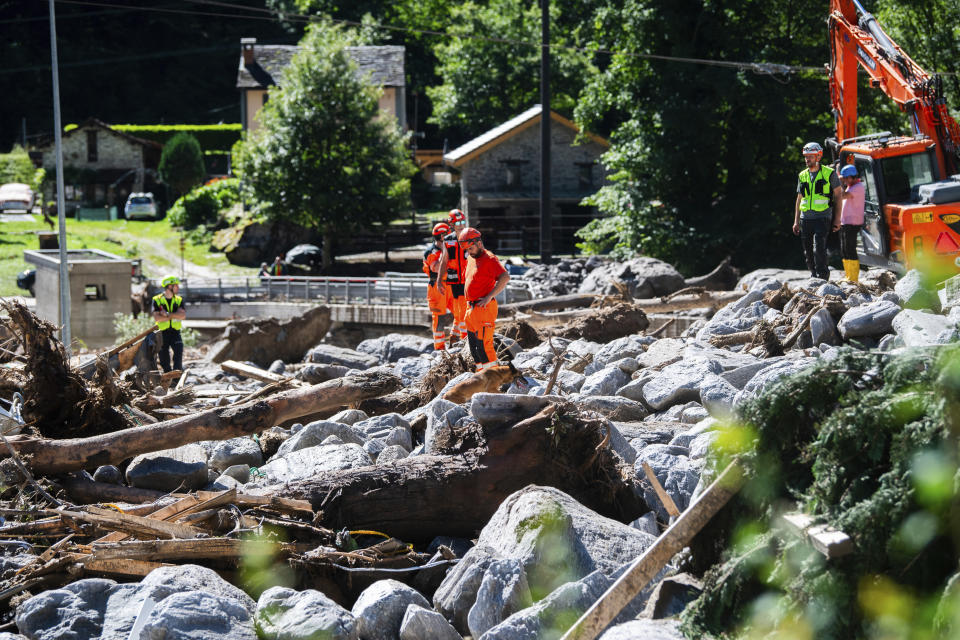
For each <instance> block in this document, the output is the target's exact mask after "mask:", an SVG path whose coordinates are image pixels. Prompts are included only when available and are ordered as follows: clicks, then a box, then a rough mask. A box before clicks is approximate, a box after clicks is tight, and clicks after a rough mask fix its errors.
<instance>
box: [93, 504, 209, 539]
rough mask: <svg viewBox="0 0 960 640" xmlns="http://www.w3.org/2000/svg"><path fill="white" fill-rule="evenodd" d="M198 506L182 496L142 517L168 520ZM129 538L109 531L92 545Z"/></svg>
mask: <svg viewBox="0 0 960 640" xmlns="http://www.w3.org/2000/svg"><path fill="white" fill-rule="evenodd" d="M198 504H200V500H199V499H197V498H195V497H194V496H184V497H183V498H181V499H180V500H177V501H176V502H174V503H173V504H170V505H167V506H165V507H162V508H160V509H157V510H155V511H154V512H153V513H151V514H149V515H146V516H143V517H146V518H150V519H152V520H170V519H171V518H175V517H177V516H179V515H180V514H182V513H183V512H184V511H186V510H187V509H189V508H190V507H193V506H196V505H198ZM129 537H130V534H129V533H127V532H125V531H111V532H110V533H108V534H107V535H105V536H103V537H102V538H99V539H97V540H94V543H97V542H120V541H121V540H126V539H127V538H129Z"/></svg>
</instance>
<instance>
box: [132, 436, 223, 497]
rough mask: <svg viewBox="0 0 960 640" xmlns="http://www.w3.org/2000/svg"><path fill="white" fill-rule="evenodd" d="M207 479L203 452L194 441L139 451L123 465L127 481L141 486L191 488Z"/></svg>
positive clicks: (169, 488)
mask: <svg viewBox="0 0 960 640" xmlns="http://www.w3.org/2000/svg"><path fill="white" fill-rule="evenodd" d="M207 481H208V474H207V452H206V451H204V449H203V447H201V446H200V445H196V444H188V445H184V446H182V447H177V448H176V449H165V450H163V451H151V452H150V453H142V454H140V455H138V456H136V457H135V458H134V459H133V461H131V462H130V464H129V465H128V466H127V483H128V484H130V485H132V486H134V487H138V488H141V489H154V490H156V491H175V490H177V489H178V488H179V489H186V490H188V491H191V490H196V489H201V488H203V486H204V485H206V484H207Z"/></svg>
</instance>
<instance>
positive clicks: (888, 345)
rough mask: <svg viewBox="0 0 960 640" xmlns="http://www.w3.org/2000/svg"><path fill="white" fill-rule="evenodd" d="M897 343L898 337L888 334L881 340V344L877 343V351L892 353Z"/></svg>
mask: <svg viewBox="0 0 960 640" xmlns="http://www.w3.org/2000/svg"><path fill="white" fill-rule="evenodd" d="M896 341H897V336H895V335H893V334H891V333H888V334H887V335H885V336H883V337H882V338H880V342H878V343H877V349H879V350H880V351H890V350H891V349H894V348H895V343H896Z"/></svg>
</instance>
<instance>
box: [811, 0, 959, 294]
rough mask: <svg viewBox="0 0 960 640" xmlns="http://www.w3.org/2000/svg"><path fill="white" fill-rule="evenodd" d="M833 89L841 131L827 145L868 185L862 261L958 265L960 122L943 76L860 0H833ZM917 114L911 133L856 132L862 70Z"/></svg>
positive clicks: (937, 268)
mask: <svg viewBox="0 0 960 640" xmlns="http://www.w3.org/2000/svg"><path fill="white" fill-rule="evenodd" d="M829 31H830V99H831V102H832V105H833V113H834V118H835V121H836V137H835V138H828V139H827V140H826V145H825V146H826V148H827V149H829V150H830V151H831V152H832V154H833V159H834V160H835V161H838V162H839V165H838V167H842V166H843V165H845V164H853V165H855V166H856V167H857V172H858V173H859V175H860V178H861V179H862V180H863V182H864V184H865V186H866V206H865V217H864V227H863V231H862V232H861V234H860V242H859V253H860V261H861V262H863V263H864V264H868V265H875V266H882V267H886V268H892V269H894V270H896V271H899V272H903V271H905V270H906V269H911V268H920V269H922V270H924V271H926V272H928V273H930V274H931V275H934V276H936V277H938V278H944V277H947V276H951V275H954V274H956V273H958V272H960V175H958V174H960V126H958V125H957V122H956V121H955V120H954V119H953V118H952V117H950V114H949V112H948V111H947V105H946V101H945V99H944V97H943V84H942V80H941V78H940V77H939V76H930V75H929V74H927V72H926V71H924V70H923V69H921V68H920V67H919V66H918V65H917V64H916V63H915V62H914V61H913V60H911V59H910V56H908V55H907V54H906V53H904V51H903V50H902V49H901V48H900V47H899V46H898V45H897V44H896V43H895V42H893V40H891V39H890V37H889V36H888V35H887V34H886V33H885V32H884V30H883V29H882V28H881V26H880V24H879V23H878V22H877V20H876V18H874V17H873V16H872V15H871V14H870V13H868V12H867V10H866V9H864V8H863V5H861V4H860V2H858V1H857V0H830V18H829ZM858 66H859V67H862V68H863V69H864V71H865V72H866V74H867V75H868V76H869V78H870V86H872V87H874V88H879V89H880V90H881V91H883V92H884V93H885V94H886V95H887V96H889V97H890V98H891V99H892V100H894V102H896V103H897V104H898V105H899V106H900V109H901V111H903V112H904V113H905V114H906V115H907V117H908V118H909V120H910V124H911V128H912V130H913V131H912V135H908V136H904V135H896V134H893V133H891V132H889V131H885V132H883V133H872V134H869V135H857V72H858Z"/></svg>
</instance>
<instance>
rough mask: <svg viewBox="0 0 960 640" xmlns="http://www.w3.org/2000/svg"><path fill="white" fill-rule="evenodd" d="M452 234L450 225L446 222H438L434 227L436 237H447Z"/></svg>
mask: <svg viewBox="0 0 960 640" xmlns="http://www.w3.org/2000/svg"><path fill="white" fill-rule="evenodd" d="M448 233H450V225H448V224H447V223H446V222H438V223H437V224H435V225H433V235H434V236H445V235H447V234H448Z"/></svg>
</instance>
